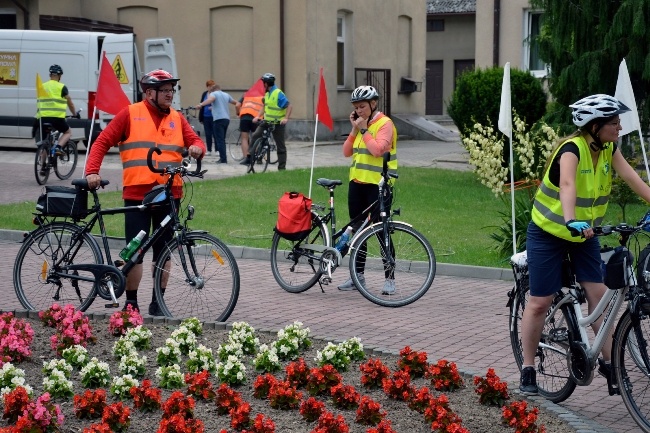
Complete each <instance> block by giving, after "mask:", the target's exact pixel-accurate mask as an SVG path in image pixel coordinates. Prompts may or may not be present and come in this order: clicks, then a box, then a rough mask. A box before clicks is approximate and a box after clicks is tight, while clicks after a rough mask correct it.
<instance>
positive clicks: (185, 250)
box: [154, 232, 239, 322]
mask: <svg viewBox="0 0 650 433" xmlns="http://www.w3.org/2000/svg"><path fill="white" fill-rule="evenodd" d="M154 293H155V294H156V299H157V300H158V306H159V307H160V309H161V311H162V312H163V314H164V315H165V316H167V317H174V318H177V319H186V318H189V317H196V318H197V319H199V320H200V321H202V322H225V321H226V320H227V319H228V317H230V314H231V313H232V311H233V310H234V309H235V305H237V299H238V298H239V268H238V267H237V262H236V261H235V257H234V256H233V255H232V253H231V252H230V250H229V249H228V247H227V246H226V245H225V244H224V243H223V242H221V241H220V240H219V239H217V238H216V237H214V236H212V235H210V234H208V233H204V232H189V233H187V234H185V236H184V239H181V238H180V237H179V238H175V239H173V240H171V241H170V242H168V243H167V245H166V246H165V249H164V251H163V252H162V254H161V255H160V256H159V257H158V260H157V261H156V265H155V269H154Z"/></svg>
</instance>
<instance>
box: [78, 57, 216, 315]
mask: <svg viewBox="0 0 650 433" xmlns="http://www.w3.org/2000/svg"><path fill="white" fill-rule="evenodd" d="M178 81H179V79H178V78H174V77H173V76H172V75H171V74H170V73H169V72H166V71H163V70H161V69H158V70H155V71H151V72H149V73H148V74H145V75H144V76H143V77H142V79H141V80H140V87H141V88H142V91H143V92H144V98H145V99H144V100H143V101H142V102H138V103H135V104H132V105H129V106H128V107H125V108H123V109H122V110H121V111H120V112H119V113H117V115H116V116H115V118H114V119H113V120H111V122H110V123H109V124H108V126H107V127H106V128H105V129H104V130H103V131H102V132H101V134H100V135H99V137H97V140H95V142H94V143H93V144H92V147H91V148H90V153H89V155H88V161H87V164H86V177H87V180H88V187H89V188H91V189H95V188H98V187H99V183H100V181H101V177H100V176H99V169H100V167H101V164H102V161H103V159H104V156H105V155H106V153H107V152H108V151H109V149H110V148H111V147H112V146H118V148H119V151H120V159H121V160H122V168H123V171H122V183H123V187H122V198H123V199H124V206H137V205H140V204H142V200H143V199H144V196H145V194H147V193H148V192H149V191H151V189H152V188H153V187H155V186H156V185H159V184H164V183H165V180H166V178H165V177H163V176H160V175H159V174H156V173H153V172H151V171H150V170H149V168H148V167H147V162H146V160H147V152H148V151H149V149H150V148H152V147H158V148H160V149H161V150H162V153H161V154H160V155H158V156H157V157H156V160H157V161H158V165H161V164H175V165H178V164H180V163H181V160H182V155H181V153H182V152H183V150H185V149H186V148H187V149H188V151H189V155H190V156H191V157H192V158H195V159H200V158H202V157H203V156H204V155H205V152H206V148H205V144H204V143H203V140H201V138H199V136H198V135H196V133H195V132H194V130H193V129H192V127H191V126H190V124H189V122H188V121H187V119H185V117H184V116H183V115H181V114H180V113H179V112H178V111H176V110H174V109H173V108H171V105H172V98H173V96H174V93H175V92H176V89H175V86H176V83H177V82H178ZM172 194H173V195H174V198H175V199H176V200H177V203H176V206H177V208H178V206H179V205H180V198H181V197H182V195H183V184H182V180H181V179H180V178H176V179H174V184H173V187H172ZM168 214H169V208H168V207H167V206H156V207H154V208H151V209H149V210H147V211H144V212H127V213H125V214H124V223H125V230H124V231H125V235H126V242H127V243H128V242H129V241H130V240H131V239H133V238H134V237H135V236H136V235H137V234H138V233H139V232H140V230H144V231H145V232H147V236H149V233H150V229H151V227H152V225H153V226H154V227H156V226H158V225H160V223H161V221H162V220H163V219H164V218H165V217H166V216H167V215H168ZM172 234H173V232H172V230H171V227H169V228H168V230H167V231H166V232H165V233H164V235H163V236H162V238H161V239H159V240H158V241H157V242H156V243H155V244H154V245H153V262H152V271H153V263H155V262H156V260H157V259H158V256H159V255H160V253H161V252H162V249H163V247H164V246H165V243H167V242H168V241H169V240H171V237H172ZM145 240H146V238H145V239H143V242H144V241H145ZM142 272H143V270H142V258H140V262H139V263H138V264H137V265H136V266H134V267H133V270H132V271H131V272H130V273H129V275H128V276H127V279H126V303H125V304H124V308H126V307H127V305H129V304H130V305H132V306H133V308H134V309H137V310H138V311H139V309H140V307H139V306H138V287H139V285H140V281H141V280H142ZM152 276H153V275H152ZM162 292H163V293H164V292H165V289H164V288H162ZM149 314H150V315H152V316H160V315H161V312H160V309H159V307H158V302H157V300H156V298H155V294H154V295H153V298H152V300H151V304H149Z"/></svg>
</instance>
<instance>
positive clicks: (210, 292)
mask: <svg viewBox="0 0 650 433" xmlns="http://www.w3.org/2000/svg"><path fill="white" fill-rule="evenodd" d="M154 152H156V153H157V154H160V153H161V151H160V149H158V148H152V149H150V150H149V153H148V155H147V165H148V166H149V169H150V170H151V171H153V172H155V173H160V174H161V175H162V176H167V180H166V182H165V183H164V184H162V185H158V186H156V187H154V188H153V189H152V191H151V192H150V193H148V194H147V195H146V197H145V199H144V201H143V204H142V205H139V206H127V207H119V208H111V209H102V208H101V205H100V202H99V196H98V194H97V191H96V190H89V189H88V182H87V180H86V179H75V180H73V181H72V185H74V186H75V188H66V189H67V190H70V191H67V197H68V198H69V200H68V202H65V203H63V202H62V201H61V200H63V199H64V198H65V197H66V192H65V191H61V188H62V187H56V188H58V189H57V190H56V193H57V194H56V197H54V196H53V197H52V198H51V200H50V199H49V197H46V198H45V200H40V199H39V204H40V203H43V210H42V211H41V212H40V213H36V214H35V218H34V223H35V224H36V225H38V227H37V228H36V229H35V230H34V231H32V232H30V233H28V234H26V236H25V238H24V240H23V244H22V246H21V248H20V250H19V252H18V255H17V256H16V261H15V263H14V270H13V277H14V289H15V291H16V295H17V296H18V299H19V301H20V303H21V305H22V306H23V307H24V308H26V309H28V310H36V311H43V310H45V309H47V308H49V307H50V306H51V305H52V303H53V302H58V303H61V304H73V305H75V307H76V308H77V309H78V310H81V311H85V310H86V309H87V308H88V307H89V306H90V305H91V304H92V303H93V301H94V300H95V298H96V297H97V296H99V297H100V298H102V299H105V300H107V301H110V303H108V304H106V307H107V308H117V307H119V304H118V302H117V298H119V297H120V296H121V295H122V294H123V293H124V290H125V284H126V276H127V275H128V274H129V272H130V271H131V270H132V269H133V267H134V266H135V264H136V263H137V262H138V261H139V259H140V258H141V257H142V255H144V254H145V253H146V251H147V250H149V248H151V246H152V245H153V243H154V242H155V241H156V240H157V239H159V238H160V237H161V236H163V233H164V232H166V231H168V230H173V232H174V237H173V239H172V240H170V241H169V242H168V243H167V244H166V245H165V247H164V250H163V252H162V253H161V254H160V256H159V257H158V259H157V261H156V263H155V264H154V267H153V278H154V293H155V295H156V299H157V300H158V305H159V307H160V309H161V310H162V312H163V314H164V315H165V316H168V317H177V318H186V317H197V318H198V319H199V320H202V321H219V322H222V321H225V320H226V319H227V318H228V317H229V316H230V314H231V313H232V311H233V309H234V308H235V305H236V304H237V299H238V297H239V269H238V267H237V262H236V261H235V258H234V256H233V255H232V253H231V251H230V250H229V249H228V247H227V246H226V245H225V244H224V243H223V242H221V241H220V240H219V239H217V238H216V237H214V236H212V235H210V234H208V233H207V232H206V231H203V230H191V229H190V228H189V227H188V222H189V221H191V220H192V219H193V218H194V207H193V206H192V205H189V204H188V205H187V206H186V207H182V206H181V209H178V208H177V205H176V201H175V200H174V199H173V197H172V194H171V191H172V185H173V183H174V179H175V178H176V177H177V176H180V177H181V178H188V179H189V178H192V177H197V178H202V177H203V174H204V173H205V171H201V162H200V161H198V162H197V167H196V170H194V171H190V170H189V169H188V167H189V160H184V162H183V164H181V165H178V166H172V165H168V166H166V167H164V168H156V167H154V165H153V161H152V155H153V153H154ZM108 183H109V182H108V181H105V180H102V181H101V186H102V187H104V186H106V185H108ZM185 184H186V185H188V182H186V183H185ZM189 184H191V182H189ZM52 188H55V187H52ZM88 191H90V193H91V194H92V197H93V199H94V205H93V206H92V207H91V208H90V209H87V207H88V206H87V198H88ZM186 196H190V197H191V194H187V195H186ZM66 205H67V206H66ZM154 206H167V207H168V208H169V213H168V216H167V217H166V218H165V219H164V220H163V221H162V223H161V224H160V226H158V227H157V228H156V229H155V231H154V232H153V233H152V234H151V236H150V237H149V238H147V239H146V240H145V241H144V242H143V243H142V245H141V246H140V247H139V248H138V249H137V251H136V252H135V253H134V254H133V255H132V256H131V257H130V258H128V260H126V262H124V261H123V260H119V259H118V260H113V256H112V253H111V250H110V248H109V241H108V236H107V234H106V229H105V225H104V218H103V217H104V215H115V214H122V213H126V212H141V211H143V210H145V209H147V208H151V207H154ZM179 212H182V213H183V215H179ZM89 216H90V219H88V220H85V219H86V218H87V217H89ZM182 216H184V221H181V217H182ZM62 217H63V220H62V219H61V218H62ZM97 223H98V224H99V228H100V233H101V235H100V237H101V241H102V244H103V254H102V249H101V248H100V245H99V244H98V242H97V241H96V240H95V238H94V237H93V235H92V230H93V228H94V226H95V224H97ZM146 274H147V275H148V274H149V273H148V271H147V272H146ZM165 289H166V290H165ZM163 290H164V293H163Z"/></svg>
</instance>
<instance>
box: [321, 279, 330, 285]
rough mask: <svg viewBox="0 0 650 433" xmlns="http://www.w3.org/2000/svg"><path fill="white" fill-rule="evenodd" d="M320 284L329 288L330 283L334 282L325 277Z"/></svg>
mask: <svg viewBox="0 0 650 433" xmlns="http://www.w3.org/2000/svg"><path fill="white" fill-rule="evenodd" d="M320 282H321V284H324V285H326V286H327V285H329V283H331V282H332V279H331V278H329V277H325V278H321V280H320Z"/></svg>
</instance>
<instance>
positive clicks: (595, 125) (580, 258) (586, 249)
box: [519, 94, 650, 395]
mask: <svg viewBox="0 0 650 433" xmlns="http://www.w3.org/2000/svg"><path fill="white" fill-rule="evenodd" d="M570 107H571V108H572V109H573V123H574V124H575V125H576V126H578V128H579V129H578V130H577V131H576V132H574V133H573V134H571V135H569V136H568V137H565V138H562V139H560V140H559V142H558V145H557V146H556V148H555V150H554V151H553V152H552V153H551V156H550V157H549V159H548V161H547V164H546V168H545V170H544V177H543V179H542V183H541V184H540V186H539V188H538V190H537V192H536V194H535V201H534V203H533V210H532V221H531V222H530V224H529V225H528V231H527V235H526V251H527V256H528V272H529V279H530V295H531V296H530V300H529V301H528V303H527V304H526V309H525V310H524V316H523V318H522V326H521V328H522V346H523V352H524V360H523V365H522V371H521V380H520V385H519V390H520V391H521V393H522V394H524V395H536V394H537V392H538V387H537V381H536V377H535V376H536V372H535V354H536V352H537V346H538V344H539V341H540V338H541V335H542V328H543V326H544V318H545V316H546V312H547V311H548V309H549V307H550V306H551V303H552V301H553V297H554V296H555V293H556V292H557V291H559V290H560V289H561V287H562V272H561V271H562V262H563V259H564V257H566V255H567V253H568V254H569V257H570V259H571V262H572V264H573V266H574V268H575V274H576V278H577V281H578V282H579V283H580V285H581V286H582V287H584V288H585V292H586V296H587V302H588V311H589V313H590V314H591V312H592V311H593V309H594V308H595V307H596V305H597V304H598V301H599V300H600V299H601V297H602V296H603V294H604V293H605V291H606V290H607V287H606V286H605V284H604V283H603V273H602V268H601V264H602V261H601V258H600V242H599V241H598V238H597V237H595V236H594V231H593V229H592V227H593V226H596V225H600V224H601V223H602V220H603V217H604V216H605V211H606V210H607V203H608V201H609V195H610V193H611V189H612V168H613V169H614V170H616V173H617V174H618V175H619V176H620V177H621V178H622V179H623V180H624V181H625V182H626V183H627V184H628V185H629V186H630V188H632V190H633V191H634V192H636V193H637V194H638V195H639V196H641V198H643V199H644V200H645V201H646V202H650V187H648V185H646V184H645V183H644V182H643V180H642V179H641V178H640V177H639V175H638V174H637V172H636V171H635V170H634V169H633V168H632V167H631V166H630V165H629V164H628V163H627V161H626V160H625V158H624V157H623V155H622V154H621V151H620V150H619V149H618V147H617V145H616V142H617V141H618V133H619V131H620V130H621V129H622V128H621V122H620V120H619V116H618V115H619V114H621V113H625V112H627V111H630V109H629V108H628V107H626V106H625V105H624V104H623V103H622V102H620V101H619V100H617V99H616V98H613V97H611V96H608V95H602V94H598V95H592V96H588V97H586V98H583V99H580V100H579V101H577V102H575V103H574V104H572V105H570ZM601 322H602V317H601V318H600V319H599V320H598V321H596V323H594V325H593V326H592V328H593V330H594V332H598V328H599V327H600V324H601ZM611 343H612V342H611V336H609V337H608V338H607V339H606V341H605V344H604V345H603V349H602V351H601V353H602V356H603V357H602V359H598V363H599V368H598V373H599V374H601V375H602V376H604V377H605V378H606V379H607V381H608V384H609V383H611V381H610V375H611V365H610V359H611V358H610V356H611Z"/></svg>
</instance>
